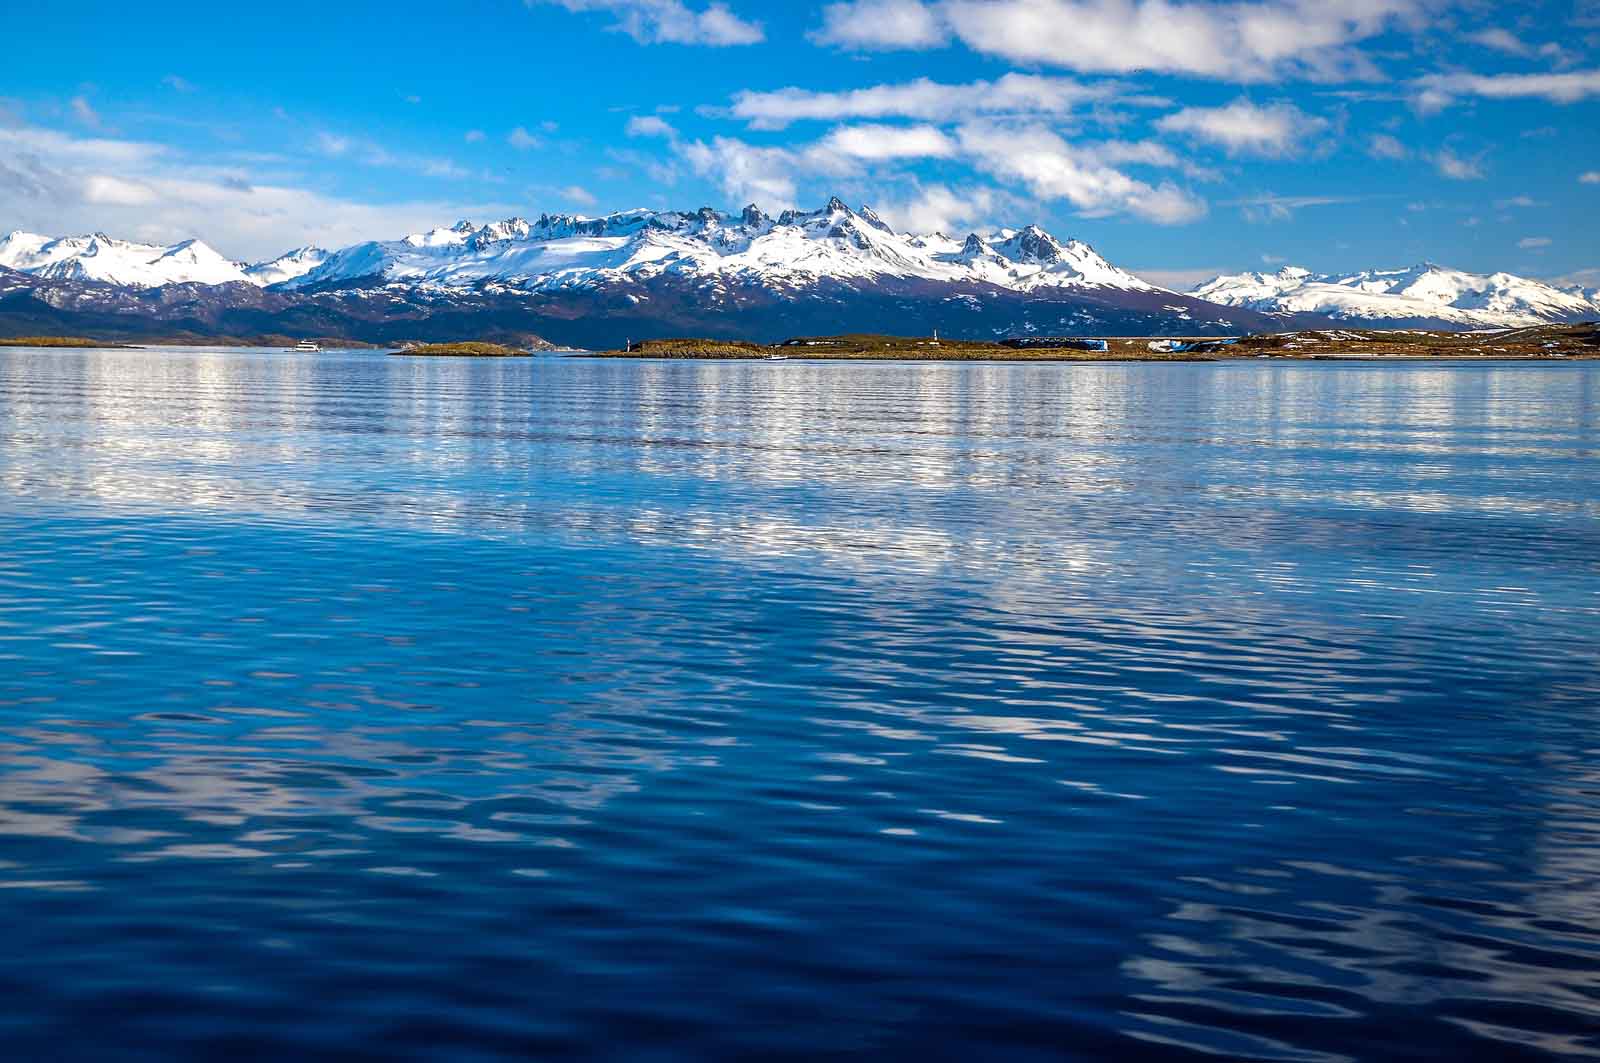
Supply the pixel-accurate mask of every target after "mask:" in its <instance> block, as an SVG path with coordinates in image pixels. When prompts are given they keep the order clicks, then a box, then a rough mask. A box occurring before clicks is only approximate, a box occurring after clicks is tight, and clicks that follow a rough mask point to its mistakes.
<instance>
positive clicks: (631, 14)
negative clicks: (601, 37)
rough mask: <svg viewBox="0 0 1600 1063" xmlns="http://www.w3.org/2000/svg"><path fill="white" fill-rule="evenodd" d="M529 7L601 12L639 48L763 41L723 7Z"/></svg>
mask: <svg viewBox="0 0 1600 1063" xmlns="http://www.w3.org/2000/svg"><path fill="white" fill-rule="evenodd" d="M524 2H525V3H526V4H527V5H528V6H529V7H536V6H539V5H541V4H555V5H557V6H559V7H564V8H566V9H567V10H568V11H574V12H590V11H599V12H605V13H607V14H609V15H611V16H612V19H613V22H612V24H611V27H610V28H612V29H614V30H616V31H618V32H620V33H625V34H627V35H628V36H629V37H632V38H633V39H634V40H635V41H638V42H639V43H640V44H702V45H713V46H719V47H725V46H729V45H747V44H758V43H760V42H761V41H763V40H765V39H766V33H765V31H764V30H763V29H762V27H761V24H760V23H759V22H752V21H748V20H746V19H744V18H741V17H740V16H738V15H736V14H734V12H733V11H732V10H730V9H729V8H728V6H727V5H726V4H722V3H711V4H708V5H706V6H704V7H699V8H695V7H691V6H689V4H687V3H685V2H684V0H524Z"/></svg>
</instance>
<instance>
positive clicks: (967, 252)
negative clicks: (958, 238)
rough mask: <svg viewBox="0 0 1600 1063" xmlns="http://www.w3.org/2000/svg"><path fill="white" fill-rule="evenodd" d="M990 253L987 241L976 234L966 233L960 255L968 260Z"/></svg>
mask: <svg viewBox="0 0 1600 1063" xmlns="http://www.w3.org/2000/svg"><path fill="white" fill-rule="evenodd" d="M990 253H991V249H990V247H989V241H987V240H985V239H984V238H983V237H981V236H979V235H978V234H977V233H968V234H967V242H966V243H964V244H962V245H961V254H962V255H964V256H966V257H968V258H971V257H973V256H976V255H987V254H990Z"/></svg>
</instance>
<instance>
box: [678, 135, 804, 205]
mask: <svg viewBox="0 0 1600 1063" xmlns="http://www.w3.org/2000/svg"><path fill="white" fill-rule="evenodd" d="M681 151H682V154H683V158H684V161H685V162H687V163H688V164H689V166H690V167H691V168H692V169H693V170H694V171H695V173H697V174H699V175H700V176H701V177H705V178H708V179H710V180H713V181H715V182H717V183H718V184H719V185H720V186H721V187H722V190H723V191H724V192H725V193H727V194H728V195H730V196H732V197H733V198H734V199H737V200H740V201H748V202H752V203H756V204H759V205H760V206H762V207H766V208H767V209H769V210H775V209H779V208H782V207H790V206H793V205H794V202H795V183H794V175H795V172H796V159H795V157H794V155H793V153H791V152H789V151H787V150H785V149H783V148H762V147H756V146H755V145H752V144H746V143H745V142H744V141H742V140H736V139H734V138H732V137H716V138H714V139H713V140H712V141H711V143H710V144H707V143H705V142H704V141H699V140H696V141H694V142H692V143H689V144H684V145H682V146H681Z"/></svg>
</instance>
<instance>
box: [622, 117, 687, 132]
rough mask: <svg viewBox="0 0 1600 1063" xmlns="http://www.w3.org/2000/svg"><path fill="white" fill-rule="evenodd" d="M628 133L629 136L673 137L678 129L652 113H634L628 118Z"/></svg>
mask: <svg viewBox="0 0 1600 1063" xmlns="http://www.w3.org/2000/svg"><path fill="white" fill-rule="evenodd" d="M627 132H628V135H629V136H630V137H675V136H677V135H678V131H677V130H676V129H674V128H673V127H672V125H671V123H669V122H667V121H666V120H665V119H663V118H657V117H656V116H655V115H653V114H647V115H635V116H634V117H632V118H630V119H628V129H627Z"/></svg>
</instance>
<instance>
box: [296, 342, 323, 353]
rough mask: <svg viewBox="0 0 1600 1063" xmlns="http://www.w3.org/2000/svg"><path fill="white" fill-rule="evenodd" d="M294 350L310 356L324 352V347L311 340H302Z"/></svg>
mask: <svg viewBox="0 0 1600 1063" xmlns="http://www.w3.org/2000/svg"><path fill="white" fill-rule="evenodd" d="M294 349H295V350H296V351H304V352H306V353H308V354H316V353H317V352H318V351H320V350H322V347H321V346H320V345H318V344H317V343H315V342H313V341H311V340H301V341H300V342H299V343H297V344H295V345H294Z"/></svg>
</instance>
